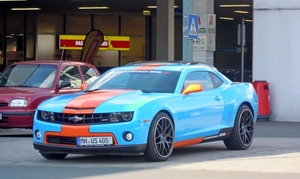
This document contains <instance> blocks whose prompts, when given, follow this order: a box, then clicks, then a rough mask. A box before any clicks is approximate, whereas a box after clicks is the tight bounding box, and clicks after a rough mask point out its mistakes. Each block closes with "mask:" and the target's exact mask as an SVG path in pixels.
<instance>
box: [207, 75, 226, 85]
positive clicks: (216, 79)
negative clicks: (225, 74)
mask: <svg viewBox="0 0 300 179" xmlns="http://www.w3.org/2000/svg"><path fill="white" fill-rule="evenodd" d="M210 75H211V78H212V80H213V82H214V86H215V88H217V87H219V86H220V85H222V83H223V80H222V79H221V78H219V77H218V76H217V75H216V74H214V73H210Z"/></svg>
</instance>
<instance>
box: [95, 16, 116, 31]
mask: <svg viewBox="0 0 300 179" xmlns="http://www.w3.org/2000/svg"><path fill="white" fill-rule="evenodd" d="M94 29H98V30H100V31H101V32H103V34H104V35H119V16H100V15H95V16H94Z"/></svg>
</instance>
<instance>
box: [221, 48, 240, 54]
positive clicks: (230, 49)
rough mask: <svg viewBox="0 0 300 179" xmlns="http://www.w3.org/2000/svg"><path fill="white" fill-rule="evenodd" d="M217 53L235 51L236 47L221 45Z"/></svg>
mask: <svg viewBox="0 0 300 179" xmlns="http://www.w3.org/2000/svg"><path fill="white" fill-rule="evenodd" d="M218 52H219V53H237V48H236V47H221V48H218Z"/></svg>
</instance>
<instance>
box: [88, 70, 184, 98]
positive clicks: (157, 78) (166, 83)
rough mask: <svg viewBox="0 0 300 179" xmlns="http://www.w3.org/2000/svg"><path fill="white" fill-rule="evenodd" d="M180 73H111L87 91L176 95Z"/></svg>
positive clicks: (102, 77)
mask: <svg viewBox="0 0 300 179" xmlns="http://www.w3.org/2000/svg"><path fill="white" fill-rule="evenodd" d="M179 75H180V72H172V71H147V70H141V71H132V70H129V71H117V70H112V71H109V72H107V73H105V74H103V75H102V76H100V78H99V80H97V82H95V83H94V84H93V85H92V86H90V87H88V89H87V90H95V89H134V90H142V91H145V92H157V93H174V91H175V89H176V86H177V82H178V79H179Z"/></svg>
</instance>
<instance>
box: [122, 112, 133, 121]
mask: <svg viewBox="0 0 300 179" xmlns="http://www.w3.org/2000/svg"><path fill="white" fill-rule="evenodd" d="M132 115H133V114H132V112H123V113H122V118H123V120H124V121H130V120H131V119H132Z"/></svg>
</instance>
